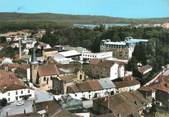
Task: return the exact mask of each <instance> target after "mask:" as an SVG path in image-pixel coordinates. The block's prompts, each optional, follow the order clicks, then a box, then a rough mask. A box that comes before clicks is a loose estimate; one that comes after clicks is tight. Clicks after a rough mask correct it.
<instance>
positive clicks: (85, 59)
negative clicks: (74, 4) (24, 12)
mask: <svg viewBox="0 0 169 117" xmlns="http://www.w3.org/2000/svg"><path fill="white" fill-rule="evenodd" d="M23 32H24V33H23V34H22V33H21V32H15V33H9V34H8V33H7V34H4V35H1V36H6V39H7V41H11V40H13V39H15V41H14V42H15V44H14V43H11V46H12V47H13V46H15V45H16V46H15V48H18V51H19V53H20V56H19V59H20V60H22V63H17V62H14V61H13V60H12V59H10V58H3V59H2V62H1V64H0V116H9V117H10V116H11V117H15V116H16V117H24V116H31V117H35V116H36V117H41V116H43V117H47V116H51V117H63V116H64V117H69V116H71V117H76V116H77V117H95V116H98V117H103V116H105V117H109V116H111V117H128V116H134V117H135V115H139V116H141V115H142V114H143V112H144V111H145V110H147V109H150V108H151V107H152V103H153V100H156V103H158V104H159V106H161V107H169V103H166V101H168V97H169V95H168V92H169V84H168V81H169V80H168V79H169V74H168V68H166V69H165V70H164V71H163V72H164V73H161V74H160V75H159V76H158V77H157V78H156V80H155V81H153V82H152V83H151V84H149V85H148V86H147V85H145V86H144V84H142V83H141V82H140V81H141V80H142V79H146V78H147V77H146V76H147V75H148V74H149V73H150V72H151V71H152V69H153V68H152V66H150V65H145V66H142V65H139V66H138V72H139V73H140V78H136V77H134V76H133V74H132V71H126V70H125V66H126V64H127V61H128V60H129V59H130V58H131V57H132V53H133V51H134V48H135V46H136V45H137V44H139V43H143V44H147V43H148V40H145V39H133V38H132V37H127V38H126V39H125V41H122V42H111V41H110V40H109V39H107V40H102V42H101V45H100V49H101V52H98V53H92V52H91V51H89V50H87V49H85V48H82V47H71V46H67V45H57V46H54V47H51V46H50V45H49V44H46V43H43V42H40V41H39V40H40V38H42V36H43V35H44V34H45V31H43V30H40V31H38V32H37V33H35V34H34V35H31V33H30V31H23ZM16 35H17V36H16ZM38 35H39V36H38ZM30 37H31V38H30ZM9 38H11V39H9ZM18 38H19V39H18ZM37 38H38V41H37ZM17 39H18V40H17ZM0 51H1V50H0ZM30 52H31V55H30ZM25 56H27V57H25ZM126 60H127V61H126ZM129 107H130V108H129ZM13 109H15V111H12V110H13Z"/></svg>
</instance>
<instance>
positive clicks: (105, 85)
mask: <svg viewBox="0 0 169 117" xmlns="http://www.w3.org/2000/svg"><path fill="white" fill-rule="evenodd" d="M98 81H99V83H100V85H101V86H102V88H103V89H110V88H115V87H116V86H115V84H114V83H113V82H112V81H111V80H110V78H103V79H99V80H98Z"/></svg>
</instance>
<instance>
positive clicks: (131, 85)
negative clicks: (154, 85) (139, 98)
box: [114, 76, 141, 93]
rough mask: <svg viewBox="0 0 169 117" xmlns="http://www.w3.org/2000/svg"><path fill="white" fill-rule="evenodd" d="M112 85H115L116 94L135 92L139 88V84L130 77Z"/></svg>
mask: <svg viewBox="0 0 169 117" xmlns="http://www.w3.org/2000/svg"><path fill="white" fill-rule="evenodd" d="M114 84H115V85H116V93H122V92H129V91H136V90H138V89H139V88H140V87H141V84H140V82H139V81H137V80H136V79H134V78H133V77H132V76H128V77H126V78H124V79H121V80H119V81H115V82H114Z"/></svg>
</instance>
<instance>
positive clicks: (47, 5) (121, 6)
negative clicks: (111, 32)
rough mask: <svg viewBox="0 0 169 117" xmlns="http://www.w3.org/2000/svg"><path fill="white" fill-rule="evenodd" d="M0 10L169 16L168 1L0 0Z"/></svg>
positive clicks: (122, 15) (113, 15) (124, 15)
mask: <svg viewBox="0 0 169 117" xmlns="http://www.w3.org/2000/svg"><path fill="white" fill-rule="evenodd" d="M0 12H24V13H42V12H45V13H59V14H75V15H99V16H111V17H124V18H155V17H169V0H0Z"/></svg>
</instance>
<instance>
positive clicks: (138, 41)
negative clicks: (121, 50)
mask: <svg viewBox="0 0 169 117" xmlns="http://www.w3.org/2000/svg"><path fill="white" fill-rule="evenodd" d="M140 42H144V43H146V42H148V40H146V39H129V40H126V43H130V44H135V43H140Z"/></svg>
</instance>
